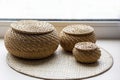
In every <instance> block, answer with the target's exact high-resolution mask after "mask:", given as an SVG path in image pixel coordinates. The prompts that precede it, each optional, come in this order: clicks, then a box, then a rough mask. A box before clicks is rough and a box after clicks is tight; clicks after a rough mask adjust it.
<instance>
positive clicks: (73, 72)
mask: <svg viewBox="0 0 120 80" xmlns="http://www.w3.org/2000/svg"><path fill="white" fill-rule="evenodd" d="M101 52H102V53H101V54H102V55H101V58H100V59H99V61H98V62H97V63H93V64H81V63H79V62H76V60H75V58H74V57H73V56H72V54H70V53H68V52H65V51H63V50H62V48H61V47H59V48H58V49H57V51H56V53H55V54H54V55H52V56H51V57H49V58H46V59H42V60H25V59H19V58H16V57H14V56H12V55H10V54H8V55H7V63H8V65H9V66H10V67H11V68H13V69H14V70H16V71H18V72H20V73H23V74H26V75H29V76H32V77H36V78H41V79H85V78H90V77H93V76H97V75H99V74H101V73H104V72H105V71H107V70H109V69H110V68H111V66H112V64H113V58H112V56H111V55H110V54H109V53H108V52H107V51H105V50H104V49H102V48H101Z"/></svg>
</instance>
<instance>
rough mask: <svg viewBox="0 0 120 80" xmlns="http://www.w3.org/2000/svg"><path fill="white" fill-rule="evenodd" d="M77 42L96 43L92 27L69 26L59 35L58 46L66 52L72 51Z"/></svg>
mask: <svg viewBox="0 0 120 80" xmlns="http://www.w3.org/2000/svg"><path fill="white" fill-rule="evenodd" d="M78 42H93V43H95V42H96V36H95V33H94V29H93V27H91V26H89V25H83V24H75V25H69V26H67V27H65V28H64V29H63V30H62V31H61V33H60V45H61V46H62V48H63V49H64V50H66V51H72V50H73V47H74V45H75V44H76V43H78Z"/></svg>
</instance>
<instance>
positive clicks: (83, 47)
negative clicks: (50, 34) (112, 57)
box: [72, 42, 101, 63]
mask: <svg viewBox="0 0 120 80" xmlns="http://www.w3.org/2000/svg"><path fill="white" fill-rule="evenodd" d="M72 52H73V55H74V56H75V58H76V60H77V61H79V62H82V63H93V62H96V61H97V60H98V59H99V58H100V56H101V51H100V49H99V48H98V46H97V45H96V44H94V43H91V42H80V43H76V44H75V47H74V48H73V51H72Z"/></svg>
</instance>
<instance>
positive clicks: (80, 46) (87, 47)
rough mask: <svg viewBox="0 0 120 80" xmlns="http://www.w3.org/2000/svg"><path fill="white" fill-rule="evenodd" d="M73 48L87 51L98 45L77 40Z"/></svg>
mask: <svg viewBox="0 0 120 80" xmlns="http://www.w3.org/2000/svg"><path fill="white" fill-rule="evenodd" d="M75 48H76V49H78V50H83V51H89V50H95V49H97V48H98V46H97V45H96V44H94V43H92V42H79V43H76V44H75Z"/></svg>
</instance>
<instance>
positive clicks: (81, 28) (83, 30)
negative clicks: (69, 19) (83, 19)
mask: <svg viewBox="0 0 120 80" xmlns="http://www.w3.org/2000/svg"><path fill="white" fill-rule="evenodd" d="M93 31H94V28H93V27H91V26H89V25H84V24H74V25H68V26H67V27H65V28H64V29H63V32H65V33H67V34H71V35H84V34H89V33H92V32H93Z"/></svg>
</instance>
